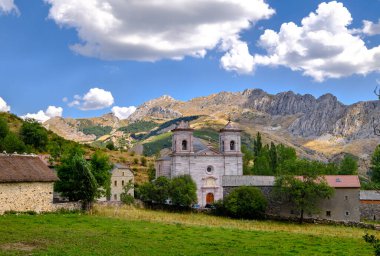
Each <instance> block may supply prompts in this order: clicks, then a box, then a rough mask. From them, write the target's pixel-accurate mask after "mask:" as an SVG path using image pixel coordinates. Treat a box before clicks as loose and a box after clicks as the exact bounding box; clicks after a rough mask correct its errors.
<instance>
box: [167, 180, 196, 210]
mask: <svg viewBox="0 0 380 256" xmlns="http://www.w3.org/2000/svg"><path fill="white" fill-rule="evenodd" d="M196 191H197V185H196V184H195V182H194V181H193V179H192V178H191V176H190V175H183V176H178V177H175V178H173V179H172V182H171V188H170V197H171V199H172V203H173V204H174V205H178V206H187V207H189V206H190V205H191V204H193V203H196V202H197V194H196Z"/></svg>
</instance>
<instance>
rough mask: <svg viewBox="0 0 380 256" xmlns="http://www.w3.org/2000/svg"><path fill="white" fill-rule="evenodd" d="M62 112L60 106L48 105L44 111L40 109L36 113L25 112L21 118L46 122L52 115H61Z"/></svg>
mask: <svg viewBox="0 0 380 256" xmlns="http://www.w3.org/2000/svg"><path fill="white" fill-rule="evenodd" d="M62 113H63V109H62V108H61V107H55V106H49V107H48V108H47V109H46V111H43V110H40V111H38V112H37V113H32V114H31V113H27V114H26V115H24V116H22V117H21V118H23V119H26V118H32V119H34V120H36V121H38V122H41V123H43V122H46V121H47V120H49V119H50V118H52V117H57V116H58V117H61V116H62Z"/></svg>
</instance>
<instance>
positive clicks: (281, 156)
mask: <svg viewBox="0 0 380 256" xmlns="http://www.w3.org/2000/svg"><path fill="white" fill-rule="evenodd" d="M276 153H277V165H281V164H283V163H284V162H285V161H294V160H296V159H297V154H296V150H295V149H294V148H292V147H287V146H285V145H283V144H279V145H277V146H276Z"/></svg>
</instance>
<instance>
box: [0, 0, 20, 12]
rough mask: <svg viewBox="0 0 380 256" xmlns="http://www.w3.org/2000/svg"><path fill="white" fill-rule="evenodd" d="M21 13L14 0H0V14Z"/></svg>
mask: <svg viewBox="0 0 380 256" xmlns="http://www.w3.org/2000/svg"><path fill="white" fill-rule="evenodd" d="M11 12H15V13H17V14H18V13H19V11H18V9H17V6H16V5H15V3H14V1H13V0H0V13H5V14H8V13H11Z"/></svg>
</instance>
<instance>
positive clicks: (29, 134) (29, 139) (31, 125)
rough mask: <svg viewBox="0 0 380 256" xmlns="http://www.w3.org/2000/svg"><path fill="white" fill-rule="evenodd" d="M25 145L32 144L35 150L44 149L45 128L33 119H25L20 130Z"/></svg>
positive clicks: (46, 140)
mask: <svg viewBox="0 0 380 256" xmlns="http://www.w3.org/2000/svg"><path fill="white" fill-rule="evenodd" d="M20 135H21V137H22V140H23V141H24V143H25V145H30V146H33V147H34V148H35V149H36V150H40V151H44V150H46V145H47V143H48V134H47V131H46V129H45V128H43V127H42V126H41V124H39V123H38V122H37V121H35V120H33V119H26V120H25V122H23V124H22V126H21V130H20Z"/></svg>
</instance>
